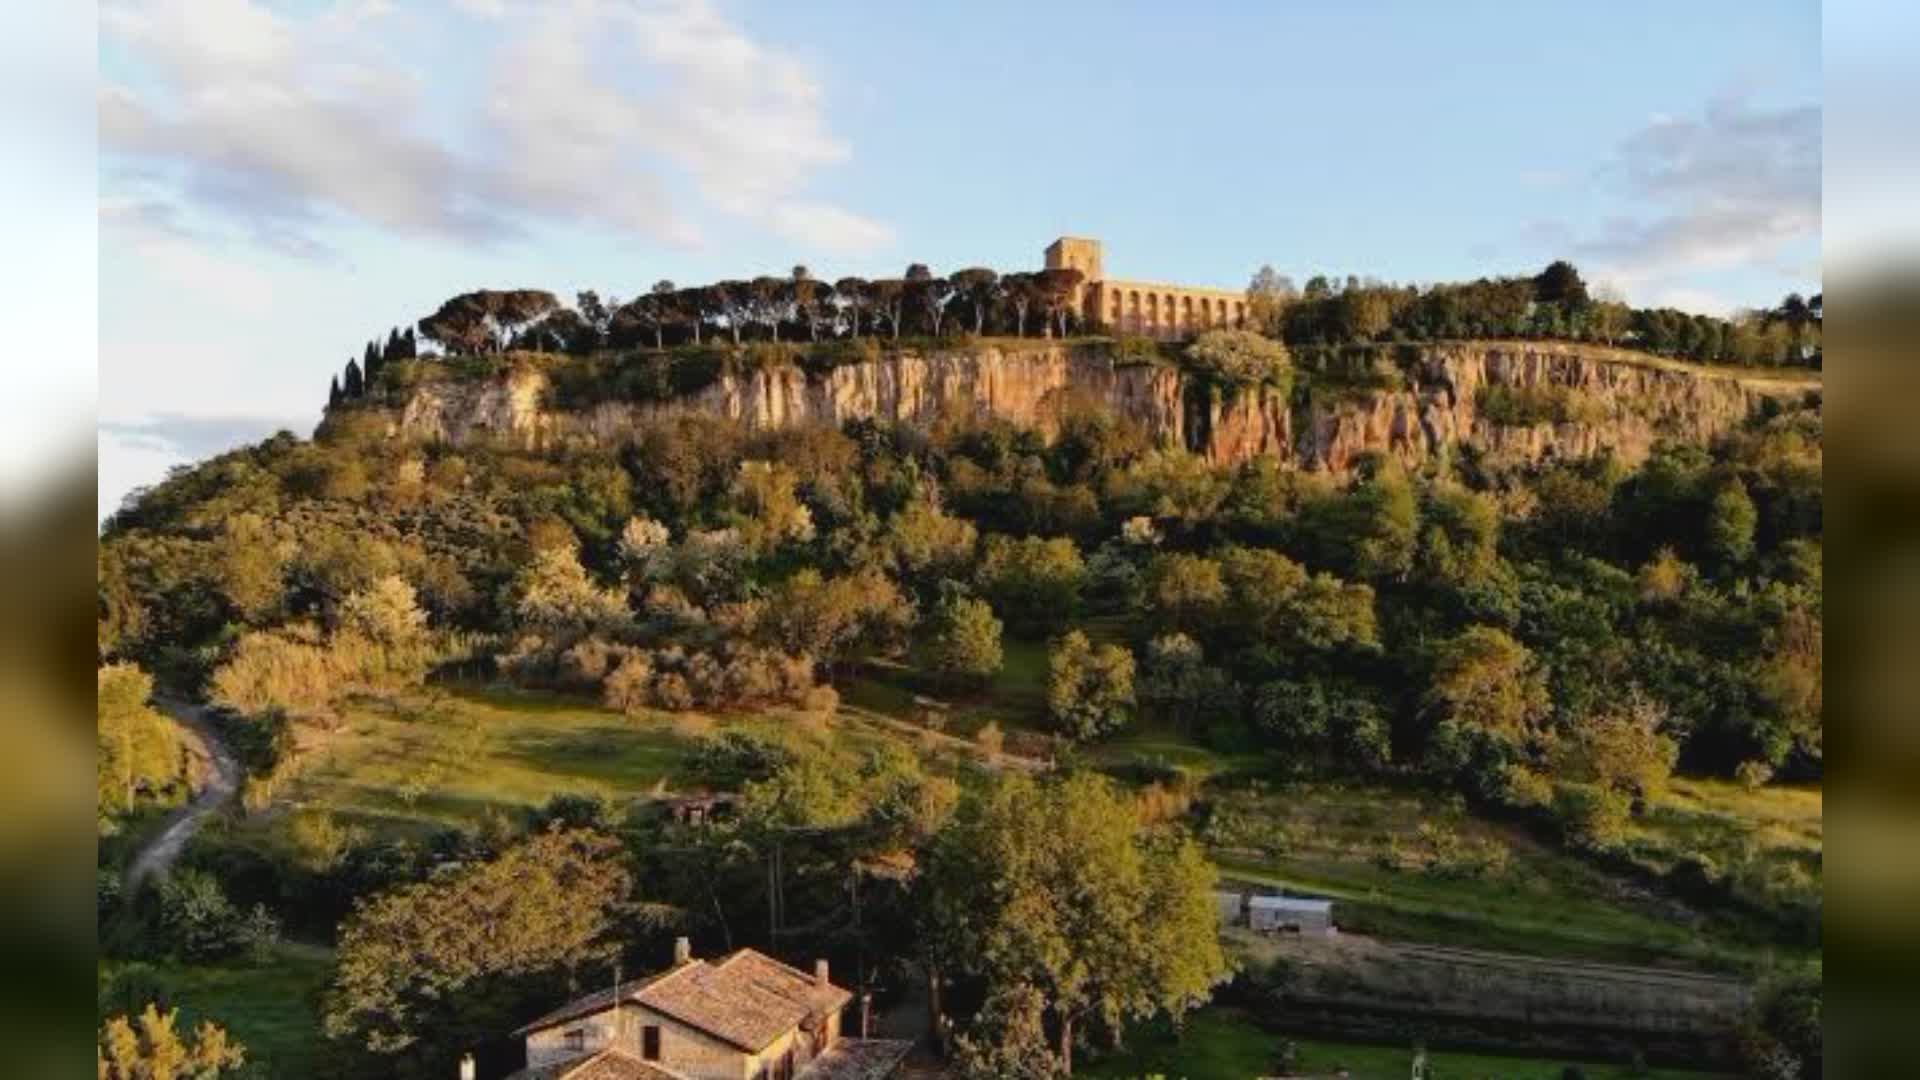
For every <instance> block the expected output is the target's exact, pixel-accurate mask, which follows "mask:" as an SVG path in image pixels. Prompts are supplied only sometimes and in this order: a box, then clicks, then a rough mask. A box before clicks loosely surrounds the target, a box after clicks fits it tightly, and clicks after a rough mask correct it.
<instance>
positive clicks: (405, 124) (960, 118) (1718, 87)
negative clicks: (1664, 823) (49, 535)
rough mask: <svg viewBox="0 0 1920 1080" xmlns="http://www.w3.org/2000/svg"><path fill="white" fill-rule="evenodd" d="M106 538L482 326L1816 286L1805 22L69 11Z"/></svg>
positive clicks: (1296, 11) (1594, 9) (871, 11)
mask: <svg viewBox="0 0 1920 1080" xmlns="http://www.w3.org/2000/svg"><path fill="white" fill-rule="evenodd" d="M100 31H101V33H100V42H101V44H100V79H101V89H100V92H99V100H98V106H99V119H100V138H101V142H100V153H99V199H100V241H99V242H100V248H99V251H100V309H99V317H100V322H99V325H100V414H99V415H100V423H101V439H100V454H101V458H100V494H101V500H102V509H103V510H107V509H111V507H112V506H113V505H114V504H116V503H117V501H118V499H119V497H120V496H121V495H122V494H124V492H125V491H126V490H128V489H129V488H130V487H132V486H133V485H136V484H140V483H147V482H151V481H152V480H154V479H157V478H158V477H159V476H161V475H163V474H164V471H165V469H166V468H167V467H168V466H169V465H171V464H174V463H178V462H180V461H184V460H191V459H193V458H197V457H201V456H204V455H206V454H207V453H210V452H213V451H215V450H218V449H220V448H222V447H224V446H228V445H232V444H233V443H234V442H236V441H239V440H243V439H246V438H252V437H257V436H258V435H260V434H263V433H265V432H267V431H271V430H272V429H273V428H275V427H278V426H291V427H293V428H294V429H295V430H298V431H302V432H304V431H305V430H307V429H308V428H310V427H311V425H312V423H313V422H314V420H315V419H316V418H317V414H318V408H319V406H320V404H321V403H322V400H323V393H324V389H325V385H326V381H327V378H328V376H329V375H330V374H331V373H332V372H333V371H335V370H337V368H338V367H339V366H340V365H341V364H342V363H343V362H344V361H345V359H346V358H347V356H348V355H350V354H351V353H353V352H355V351H357V349H358V346H359V343H360V342H362V341H363V340H364V339H365V338H366V337H367V336H368V335H371V334H374V333H382V334H384V332H385V330H386V328H387V327H389V326H392V325H395V324H401V325H404V324H406V323H409V322H411V321H413V320H414V319H416V318H418V317H419V316H420V315H421V314H423V313H425V312H426V311H429V310H431V309H432V308H433V307H434V306H435V305H436V304H437V303H438V302H439V301H440V300H441V299H443V298H444V297H446V296H448V295H451V294H453V293H455V292H458V291H462V290H465V289H469V288H475V287H482V286H537V287H545V288H551V289H553V290H555V291H556V292H561V293H563V294H570V293H571V292H572V291H573V290H575V289H578V288H587V287H592V288H598V289H600V290H601V291H602V292H603V293H607V292H611V293H615V294H619V295H632V294H633V293H634V292H635V291H637V290H639V289H643V288H645V287H646V286H647V285H648V284H650V283H651V282H653V281H654V280H656V279H659V278H663V277H665V278H671V279H674V280H677V281H681V282H692V281H700V280H708V279H712V278H717V277H722V276H729V277H732V276H742V275H747V274H752V273H757V272H769V271H772V272H778V271H784V270H785V269H786V268H788V267H790V266H792V265H793V264H795V263H806V264H808V265H809V266H811V267H812V268H813V269H814V270H815V272H816V273H818V274H822V275H832V276H838V275H840V274H844V273H864V274H878V273H898V272H899V271H900V269H901V268H903V267H904V266H905V264H906V263H907V262H909V261H921V262H926V263H929V264H930V265H932V266H934V267H935V268H936V269H954V268H958V267H959V266H962V265H969V264H975V263H984V264H987V265H992V266H996V267H1000V268H1003V269H1008V268H1018V267H1026V266H1032V265H1034V264H1035V263H1037V261H1038V259H1039V252H1040V248H1041V247H1042V246H1043V245H1045V244H1046V243H1047V242H1048V241H1049V240H1051V239H1052V238H1053V237H1054V236H1055V235H1058V234H1060V233H1063V232H1071V233H1075V234H1080V235H1091V236H1098V237H1100V238H1102V239H1103V240H1104V241H1105V244H1106V256H1107V266H1108V270H1109V272H1110V273H1112V274H1114V275H1115V276H1131V277H1145V278H1153V279H1159V280H1172V281H1186V282H1193V283H1197V284H1218V285H1226V286H1238V285H1241V284H1244V283H1245V281H1246V279H1247V278H1248V277H1249V276H1250V274H1251V273H1252V272H1253V270H1254V269H1256V268H1257V267H1258V266H1259V265H1260V264H1262V263H1271V264H1273V265H1274V266H1275V267H1276V268H1277V269H1279V270H1281V271H1282V272H1285V273H1288V274H1291V275H1293V276H1294V277H1295V278H1296V279H1304V278H1305V277H1306V276H1308V275H1310V274H1312V273H1314V272H1316V271H1326V272H1331V273H1339V274H1345V273H1357V274H1362V275H1373V276H1377V277H1381V278H1385V279H1388V280H1394V281H1421V282H1424V281H1433V280H1443V279H1454V278H1466V277H1474V276H1479V275H1482V274H1498V273H1515V272H1523V271H1531V270H1533V269H1536V268H1537V267H1538V266H1540V265H1542V264H1544V263H1545V262H1547V261H1548V260H1550V259H1552V258H1555V257H1561V256H1565V257H1569V258H1572V259H1574V260H1575V261H1576V262H1577V263H1579V264H1580V265H1581V266H1582V267H1583V268H1585V269H1586V270H1587V273H1588V276H1589V278H1591V279H1594V280H1597V281H1601V282H1604V283H1607V284H1609V285H1610V286H1611V287H1613V288H1615V289H1617V290H1619V291H1620V292H1621V293H1622V294H1623V295H1625V296H1626V297H1627V298H1628V299H1630V300H1632V301H1634V302H1636V303H1671V304H1674V305H1676V306H1681V307H1686V308H1690V309H1695V310H1706V311H1714V312H1726V311H1729V310H1731V309H1733V308H1737V307H1744V306H1751V305H1756V304H1762V303H1766V302H1771V301H1773V300H1776V299H1777V298H1778V297H1779V296H1780V295H1782V294H1784V293H1785V292H1787V291H1789V290H1791V289H1800V290H1810V289H1813V288H1817V282H1818V275H1819V260H1820V194H1821V193H1820V137H1821V114H1822V96H1821V95H1822V84H1821V59H1820V57H1821V41H1820V35H1821V27H1820V11H1819V6H1818V5H1817V4H1815V3H1807V2H1800V3H1755V2H1744V3H1706V2H1690V3H1686V4H1671V3H1658V4H1655V3H1647V4H1633V3H1625V4H1607V5H1593V4H1588V5H1575V4H1538V5H1529V4H1519V3H1508V2H1499V3H1491V2H1490V3H1482V4H1471V3H1452V4H1432V3H1412V2H1409V3H1373V4H1360V3H1355V4H1304V3H1289V4H1280V3H1245V4H1229V3H1218V4H1192V5H1181V6H1179V7H1177V8H1176V7H1174V6H1171V5H1146V4H1132V3H1112V2H1107V3H1084V4H1082V3H1047V4H1033V3H1031V2H1028V3H991V2H982V3H971V4H963V5H897V4H896V5H888V6H879V5H872V4H855V3H824V4H789V3H773V2H746V0H738V2H729V0H659V2H649V3H615V2H611V0H609V2H604V3H599V2H595V3H587V2H582V3H558V2H556V3H543V4H537V5H516V4H513V3H510V2H504V0H452V2H448V3H433V4H406V3H398V2H393V3H388V2H384V0H345V2H341V3H337V4H328V3H298V4H285V5H262V4H256V3H250V2H248V0H173V2H158V3H116V2H113V0H109V2H108V3H106V4H103V6H102V8H101V15H100Z"/></svg>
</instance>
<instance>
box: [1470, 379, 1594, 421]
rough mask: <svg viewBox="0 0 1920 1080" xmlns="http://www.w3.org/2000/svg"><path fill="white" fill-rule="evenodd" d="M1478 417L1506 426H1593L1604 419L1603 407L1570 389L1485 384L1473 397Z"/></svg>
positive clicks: (1549, 386)
mask: <svg viewBox="0 0 1920 1080" xmlns="http://www.w3.org/2000/svg"><path fill="white" fill-rule="evenodd" d="M1474 402H1475V405H1476V407H1477V408H1478V409H1479V411H1480V415H1481V416H1483V417H1485V418H1486V419H1487V420H1489V421H1491V422H1493V423H1495V424H1500V425H1503V426H1508V427H1532V426H1533V425H1535V424H1593V423H1598V422H1600V421H1602V420H1605V419H1606V418H1607V410H1606V406H1605V405H1604V404H1602V403H1601V402H1600V401H1598V400H1597V399H1595V398H1593V397H1590V396H1589V395H1587V394H1584V393H1582V392H1580V391H1579V390H1575V389H1573V388H1572V387H1569V386H1558V385H1554V384H1543V385H1539V386H1508V385H1506V384H1503V383H1488V384H1486V385H1484V386H1482V387H1481V388H1480V390H1479V392H1478V393H1477V394H1476V395H1475V397H1474Z"/></svg>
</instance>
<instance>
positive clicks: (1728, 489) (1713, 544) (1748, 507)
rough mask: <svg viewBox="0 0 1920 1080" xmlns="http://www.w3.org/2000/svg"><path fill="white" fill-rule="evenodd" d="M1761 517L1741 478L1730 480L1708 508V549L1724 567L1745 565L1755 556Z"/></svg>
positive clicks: (1716, 494) (1721, 487) (1721, 488)
mask: <svg viewBox="0 0 1920 1080" xmlns="http://www.w3.org/2000/svg"><path fill="white" fill-rule="evenodd" d="M1759 518H1760V514H1759V511H1758V510H1757V509H1756V508H1755V507H1754V505H1753V497H1752V496H1750V495H1748V494H1747V486H1746V485H1745V484H1743V483H1741V482H1740V478H1739V477H1734V478H1732V479H1729V480H1728V481H1727V482H1726V483H1724V484H1722V485H1721V486H1720V490H1719V491H1717V492H1715V493H1714V496H1713V501H1712V502H1711V503H1710V504H1708V506H1707V550H1708V552H1709V553H1710V554H1711V555H1712V556H1713V557H1714V558H1715V559H1717V560H1719V562H1720V563H1721V565H1723V566H1728V567H1737V566H1742V565H1744V564H1745V563H1746V561H1747V560H1748V559H1750V558H1752V557H1753V530H1754V526H1755V524H1757V523H1758V521H1759Z"/></svg>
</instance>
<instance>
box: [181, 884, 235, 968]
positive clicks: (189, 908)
mask: <svg viewBox="0 0 1920 1080" xmlns="http://www.w3.org/2000/svg"><path fill="white" fill-rule="evenodd" d="M160 929H161V932H162V933H163V934H164V935H165V937H166V941H167V943H168V944H169V945H170V946H172V948H173V949H174V951H175V952H177V953H178V954H179V955H180V957H181V958H182V959H184V960H195V961H198V960H217V959H220V958H222V957H227V956H231V955H233V954H234V953H236V952H238V951H239V950H240V949H241V948H242V947H243V946H244V945H245V944H246V936H245V928H244V926H243V925H242V921H241V915H240V912H239V910H238V909H236V908H235V907H234V906H233V902H232V901H230V900H228V899H227V894H226V893H225V892H223V891H221V888H220V882H219V881H217V880H215V878H214V877H213V875H211V874H208V873H206V872H205V871H201V870H187V869H176V870H175V871H174V872H173V873H172V875H170V876H169V877H168V878H167V879H166V880H165V881H163V882H161V884H160Z"/></svg>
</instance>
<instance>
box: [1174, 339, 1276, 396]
mask: <svg viewBox="0 0 1920 1080" xmlns="http://www.w3.org/2000/svg"><path fill="white" fill-rule="evenodd" d="M1186 361H1187V366H1188V367H1189V368H1190V369H1192V370H1193V371H1195V372H1198V373H1200V374H1203V375H1207V376H1211V377H1212V378H1214V379H1216V380H1218V381H1219V382H1220V383H1222V384H1223V385H1226V386H1235V387H1239V386H1259V385H1265V386H1270V387H1273V389H1274V391H1275V393H1276V396H1278V397H1279V398H1281V399H1282V400H1285V399H1286V398H1287V397H1288V396H1289V395H1291V394H1292V392H1293V360H1292V358H1291V357H1290V356H1289V355H1288V353H1287V347H1286V346H1285V345H1282V344H1280V343H1279V342H1277V341H1274V340H1273V339H1271V338H1267V337H1263V336H1261V335H1259V334H1256V333H1254V332H1252V331H1251V330H1209V331H1207V332H1206V333H1204V334H1201V335H1200V336H1199V337H1198V338H1197V339H1195V340H1194V343H1193V344H1192V345H1189V346H1187V352H1186Z"/></svg>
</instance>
